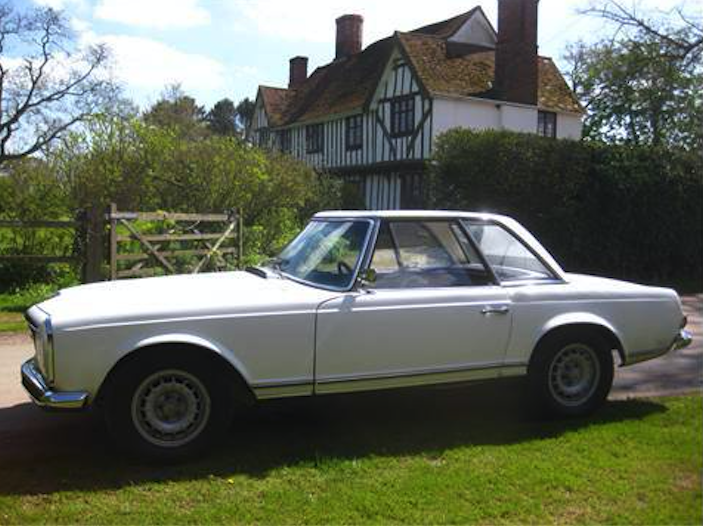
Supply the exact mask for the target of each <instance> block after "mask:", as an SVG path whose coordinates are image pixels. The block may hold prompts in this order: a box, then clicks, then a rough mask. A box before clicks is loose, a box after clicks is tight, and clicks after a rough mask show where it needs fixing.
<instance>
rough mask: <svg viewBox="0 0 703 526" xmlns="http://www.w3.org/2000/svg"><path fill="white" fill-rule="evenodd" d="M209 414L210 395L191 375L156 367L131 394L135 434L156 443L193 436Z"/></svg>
mask: <svg viewBox="0 0 703 526" xmlns="http://www.w3.org/2000/svg"><path fill="white" fill-rule="evenodd" d="M209 416H210V397H209V395H208V393H207V390H206V389H205V387H204V386H203V384H202V383H201V382H200V380H198V379H197V378H196V377H195V376H193V375H191V374H188V373H186V372H184V371H176V370H173V371H159V372H158V373H155V374H153V375H151V376H150V377H149V378H147V379H146V380H144V381H143V382H142V383H141V385H140V386H139V388H138V389H137V391H136V393H135V395H134V397H133V398H132V421H133V422H134V425H135V426H136V428H137V431H138V432H139V434H140V435H141V436H142V437H144V438H145V439H146V440H147V441H149V442H151V443H152V444H154V445H157V446H160V447H178V446H183V445H185V444H187V443H188V442H190V441H192V440H193V439H195V438H196V437H197V436H198V435H199V434H200V433H201V432H202V430H203V429H204V428H205V425H206V424H207V421H208V418H209Z"/></svg>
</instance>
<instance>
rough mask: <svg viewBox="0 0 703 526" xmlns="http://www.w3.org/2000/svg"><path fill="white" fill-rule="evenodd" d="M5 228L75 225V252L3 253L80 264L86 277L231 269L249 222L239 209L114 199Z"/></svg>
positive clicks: (2, 257) (16, 259)
mask: <svg viewBox="0 0 703 526" xmlns="http://www.w3.org/2000/svg"><path fill="white" fill-rule="evenodd" d="M218 226H219V228H218ZM2 228H5V229H19V230H30V229H64V230H65V229H72V230H73V231H74V232H73V244H72V247H71V251H70V253H63V254H0V263H21V264H32V265H46V264H50V263H70V264H75V265H76V266H78V267H80V269H81V276H82V280H83V282H84V283H92V282H96V281H102V280H103V279H105V278H107V279H110V280H115V279H121V278H129V277H143V276H154V275H160V274H177V273H186V272H190V273H198V272H203V271H206V270H208V271H217V270H225V269H230V268H236V267H240V266H241V261H242V252H243V248H242V244H243V233H242V230H243V225H242V215H241V213H240V212H239V211H238V210H232V211H230V212H228V213H226V214H181V213H170V212H124V211H119V210H117V206H116V205H114V204H113V205H111V206H110V208H109V210H108V211H107V213H105V211H103V210H99V209H92V210H88V211H85V212H81V213H79V214H78V215H77V216H76V219H75V220H66V221H13V220H0V229H2ZM185 245H188V246H185ZM66 252H68V251H66Z"/></svg>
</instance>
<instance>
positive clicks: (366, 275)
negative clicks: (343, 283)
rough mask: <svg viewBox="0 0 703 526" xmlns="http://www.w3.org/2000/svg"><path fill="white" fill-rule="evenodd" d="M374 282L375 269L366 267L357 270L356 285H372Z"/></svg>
mask: <svg viewBox="0 0 703 526" xmlns="http://www.w3.org/2000/svg"><path fill="white" fill-rule="evenodd" d="M375 284H376V270H375V269H372V268H367V269H366V270H362V271H361V272H359V278H358V279H357V286H358V287H359V288H366V287H373V286H374V285H375Z"/></svg>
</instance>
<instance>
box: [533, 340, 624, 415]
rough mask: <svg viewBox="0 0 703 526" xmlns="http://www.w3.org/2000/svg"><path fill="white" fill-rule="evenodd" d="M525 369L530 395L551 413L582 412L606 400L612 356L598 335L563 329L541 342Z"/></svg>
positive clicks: (610, 384) (611, 378)
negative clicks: (559, 333) (558, 333)
mask: <svg viewBox="0 0 703 526" xmlns="http://www.w3.org/2000/svg"><path fill="white" fill-rule="evenodd" d="M535 353H536V354H535V356H534V359H533V360H532V362H531V363H530V367H529V370H528V379H529V383H530V388H531V391H532V396H533V399H534V400H535V402H536V403H537V404H538V406H539V407H540V408H541V409H543V410H545V411H546V412H547V413H549V414H551V415H554V416H584V415H588V414H591V413H592V412H594V411H595V410H596V409H598V408H599V407H600V406H601V405H603V403H604V402H605V400H606V398H607V397H608V393H610V388H611V387H612V384H613V356H612V352H611V350H610V349H608V346H607V345H606V344H605V343H604V342H603V341H601V339H600V338H599V337H598V336H597V335H593V334H589V333H588V332H585V331H583V332H578V333H571V334H568V333H565V334H562V335H558V336H555V337H551V338H548V339H547V340H546V341H545V342H543V343H542V344H540V346H539V347H538V349H537V350H536V351H535Z"/></svg>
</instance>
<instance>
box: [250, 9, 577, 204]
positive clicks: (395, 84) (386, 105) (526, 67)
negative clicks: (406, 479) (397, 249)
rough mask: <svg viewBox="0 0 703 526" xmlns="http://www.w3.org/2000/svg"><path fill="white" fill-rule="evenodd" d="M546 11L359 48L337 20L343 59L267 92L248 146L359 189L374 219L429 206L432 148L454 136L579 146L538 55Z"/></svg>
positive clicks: (473, 19) (441, 27) (300, 62)
mask: <svg viewBox="0 0 703 526" xmlns="http://www.w3.org/2000/svg"><path fill="white" fill-rule="evenodd" d="M538 1H539V0H498V31H497V32H496V30H495V29H494V28H493V26H492V24H491V23H490V21H489V20H488V19H487V18H486V15H485V14H484V12H483V10H482V9H481V8H480V7H476V8H474V9H472V10H470V11H468V12H466V13H463V14H461V15H458V16H456V17H454V18H451V19H449V20H444V21H442V22H438V23H435V24H431V25H427V26H424V27H421V28H419V29H416V30H414V31H410V32H404V33H403V32H396V33H394V34H393V35H392V36H390V37H388V38H385V39H383V40H380V41H378V42H375V43H373V44H371V45H369V46H368V47H366V48H365V49H363V47H362V27H363V19H362V17H361V16H359V15H345V16H342V17H340V18H339V19H337V39H336V58H335V60H334V61H332V62H331V63H329V64H327V65H325V66H322V67H319V68H317V69H316V70H315V71H314V72H313V73H312V75H310V76H308V71H307V69H308V59H307V58H306V57H294V58H293V59H291V61H290V81H289V85H288V87H287V88H285V89H282V88H274V87H268V86H260V87H259V90H258V94H257V98H256V107H255V113H254V118H253V119H252V124H251V128H250V130H249V137H250V139H251V140H252V141H253V142H254V143H256V144H258V145H260V146H262V147H267V148H274V149H278V150H282V151H284V152H287V153H289V154H291V155H293V156H295V157H297V158H298V159H301V160H303V161H305V162H306V163H309V164H310V165H312V166H314V167H317V168H321V169H325V170H326V171H328V172H330V173H334V174H338V175H340V176H343V177H345V178H346V180H347V181H348V182H351V183H354V184H356V185H358V188H359V190H360V192H361V194H362V195H363V198H364V202H365V204H366V207H367V208H369V209H396V208H412V207H417V206H421V205H422V186H423V185H422V179H423V171H424V170H425V167H426V163H427V161H428V159H429V158H430V156H431V154H432V149H433V144H434V140H435V139H436V137H437V136H438V135H439V134H441V133H442V132H444V131H447V130H449V129H451V128H454V127H466V128H473V129H507V130H516V131H523V132H534V133H539V134H541V135H545V136H548V137H558V138H572V139H579V138H580V137H581V118H582V114H583V109H582V107H581V106H580V105H579V103H578V101H577V99H576V97H575V96H574V94H573V93H572V91H571V90H570V89H569V87H568V86H567V84H566V82H565V81H564V79H563V77H562V75H561V73H560V72H559V70H558V69H557V67H556V65H555V64H554V62H553V61H552V60H551V59H550V58H548V57H542V56H539V55H538V53H537V4H538Z"/></svg>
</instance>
